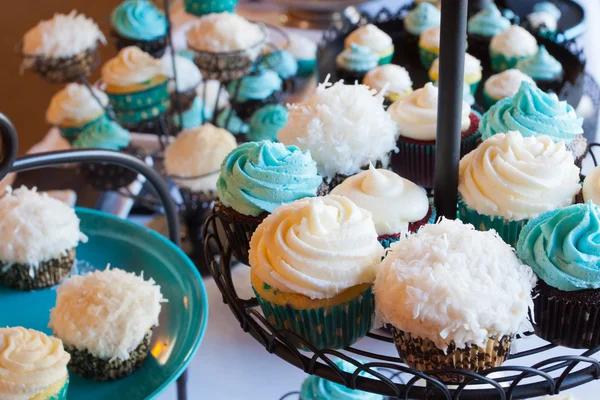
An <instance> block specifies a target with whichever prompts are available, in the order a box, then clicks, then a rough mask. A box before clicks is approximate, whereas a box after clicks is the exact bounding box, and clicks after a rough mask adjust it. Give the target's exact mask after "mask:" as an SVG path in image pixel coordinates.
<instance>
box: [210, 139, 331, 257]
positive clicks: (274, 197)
mask: <svg viewBox="0 0 600 400" xmlns="http://www.w3.org/2000/svg"><path fill="white" fill-rule="evenodd" d="M322 183H323V179H322V178H321V177H320V176H319V175H318V174H317V164H316V163H315V161H314V160H313V159H312V157H311V155H310V152H309V151H302V150H300V149H299V148H298V147H296V146H285V145H283V144H281V143H273V142H270V141H268V140H263V141H260V142H248V143H244V144H241V145H239V146H238V147H236V148H235V149H234V150H233V151H231V152H230V153H229V154H228V155H227V156H226V157H225V159H224V160H223V163H222V164H221V172H220V174H219V179H218V181H217V196H218V199H217V201H216V202H215V211H216V213H217V216H218V217H219V219H220V220H221V222H222V223H223V225H225V226H226V229H225V234H226V235H227V240H228V241H229V244H230V245H231V247H232V251H233V254H234V256H235V257H236V258H237V259H238V260H239V261H241V262H243V263H245V264H247V263H248V246H249V243H250V237H251V236H252V233H254V230H255V229H256V227H257V226H258V224H260V222H261V221H262V220H263V219H265V217H266V216H267V215H269V214H270V213H272V212H273V211H275V209H276V208H277V207H279V206H281V205H282V204H287V203H291V202H293V201H295V200H298V199H302V198H305V197H315V196H317V195H322V194H324V193H325V190H324V188H323V187H322Z"/></svg>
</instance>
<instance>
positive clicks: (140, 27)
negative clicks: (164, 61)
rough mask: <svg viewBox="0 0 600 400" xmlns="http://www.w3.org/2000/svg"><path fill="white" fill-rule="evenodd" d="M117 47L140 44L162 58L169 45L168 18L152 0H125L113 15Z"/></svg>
mask: <svg viewBox="0 0 600 400" xmlns="http://www.w3.org/2000/svg"><path fill="white" fill-rule="evenodd" d="M110 22H111V25H112V29H113V31H112V34H113V36H114V37H115V40H116V46H117V49H119V50H121V49H124V48H125V47H129V46H137V47H139V48H140V49H141V50H143V51H144V52H146V53H148V54H150V55H151V56H152V57H155V58H160V57H162V55H163V54H164V52H165V49H166V47H167V24H168V22H167V18H165V15H164V14H163V13H162V11H160V10H159V9H158V8H156V6H155V5H154V3H152V2H151V1H149V0H125V1H124V2H123V3H121V4H120V5H119V6H118V7H117V8H115V9H114V10H113V12H112V14H111V16H110Z"/></svg>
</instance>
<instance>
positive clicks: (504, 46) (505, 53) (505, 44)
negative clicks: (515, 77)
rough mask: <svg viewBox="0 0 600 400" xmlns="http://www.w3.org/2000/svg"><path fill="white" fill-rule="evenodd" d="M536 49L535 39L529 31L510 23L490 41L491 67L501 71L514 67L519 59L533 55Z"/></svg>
mask: <svg viewBox="0 0 600 400" xmlns="http://www.w3.org/2000/svg"><path fill="white" fill-rule="evenodd" d="M537 50H538V45H537V40H536V39H535V37H534V36H533V35H532V34H531V33H529V32H527V30H526V29H524V28H521V27H520V26H518V25H511V26H510V27H509V28H508V29H506V30H504V31H503V32H501V33H499V34H497V35H496V36H494V37H493V38H492V40H491V42H490V59H491V61H492V69H493V70H494V71H496V72H502V71H505V70H507V69H511V68H514V67H515V66H516V65H517V62H518V61H519V60H522V59H525V58H528V57H533V56H534V55H535V53H537Z"/></svg>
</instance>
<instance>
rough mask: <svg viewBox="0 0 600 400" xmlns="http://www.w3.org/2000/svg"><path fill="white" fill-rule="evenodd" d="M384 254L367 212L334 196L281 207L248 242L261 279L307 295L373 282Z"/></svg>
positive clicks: (320, 296)
mask: <svg viewBox="0 0 600 400" xmlns="http://www.w3.org/2000/svg"><path fill="white" fill-rule="evenodd" d="M383 254H384V250H383V247H382V246H381V245H380V244H379V242H378V241H377V233H376V232H375V226H374V224H373V220H372V219H371V213H370V212H368V211H366V210H363V209H362V208H359V207H358V206H356V205H355V204H354V203H353V202H352V201H351V200H350V199H347V198H345V197H342V196H335V195H329V196H325V197H313V198H306V199H302V200H298V201H295V202H293V203H290V204H285V205H282V206H281V207H279V208H277V209H276V210H275V211H274V212H273V213H272V214H271V215H269V216H268V217H267V218H266V219H265V220H264V221H263V222H262V223H261V224H260V225H259V226H258V228H257V229H256V231H255V232H254V235H252V240H251V241H250V266H251V268H252V272H253V273H254V274H255V275H256V276H257V277H258V278H259V279H260V280H261V281H263V282H264V283H266V284H268V285H270V286H272V287H274V288H276V289H279V290H281V291H283V292H288V293H299V294H302V295H304V296H308V297H310V298H311V299H324V298H332V297H334V296H335V295H337V294H339V293H341V292H343V291H344V290H346V289H349V288H351V287H352V286H356V285H359V284H362V283H371V282H373V279H374V278H375V267H376V265H377V264H378V263H379V261H380V260H381V257H382V256H383Z"/></svg>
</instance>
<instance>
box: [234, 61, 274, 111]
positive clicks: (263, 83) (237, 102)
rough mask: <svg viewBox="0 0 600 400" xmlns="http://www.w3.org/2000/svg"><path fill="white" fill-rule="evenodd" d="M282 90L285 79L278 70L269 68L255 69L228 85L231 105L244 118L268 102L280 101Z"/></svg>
mask: <svg viewBox="0 0 600 400" xmlns="http://www.w3.org/2000/svg"><path fill="white" fill-rule="evenodd" d="M282 90H283V81H282V80H281V78H280V77H279V75H278V74H277V72H275V71H272V70H267V69H263V70H260V71H255V72H253V73H251V74H250V75H246V76H244V77H242V78H240V79H238V80H234V81H232V82H230V83H229V84H228V85H227V92H228V93H229V99H230V102H231V105H232V107H233V109H234V110H235V111H236V112H237V114H238V115H239V117H240V118H242V119H243V120H247V119H248V118H250V117H251V116H252V114H254V112H256V111H257V110H259V109H260V108H262V107H263V106H265V105H266V104H273V103H278V102H279V100H280V99H281V94H282Z"/></svg>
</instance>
